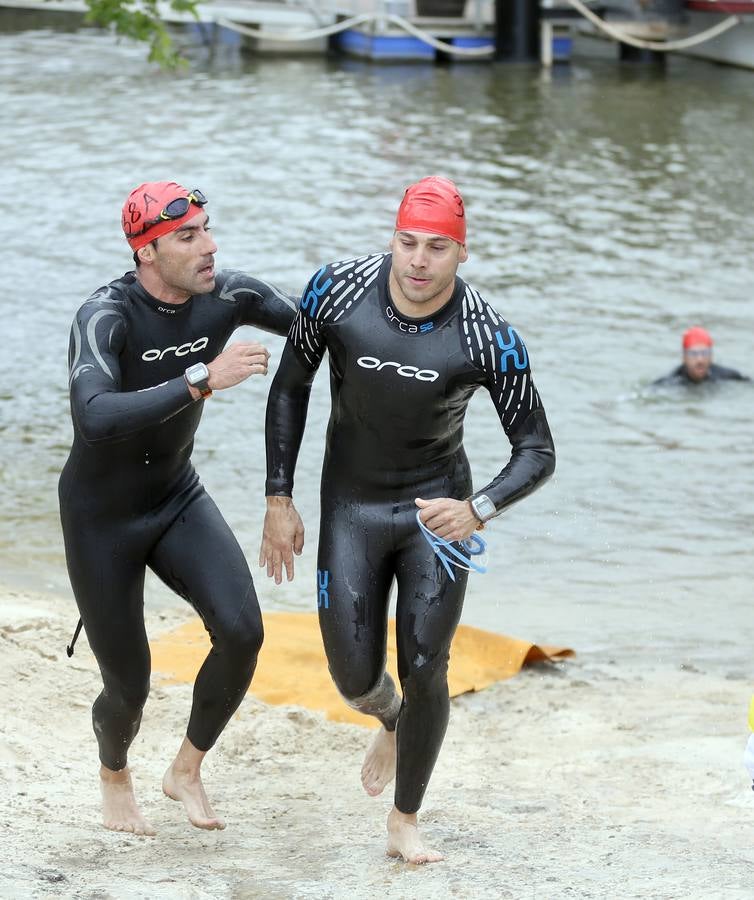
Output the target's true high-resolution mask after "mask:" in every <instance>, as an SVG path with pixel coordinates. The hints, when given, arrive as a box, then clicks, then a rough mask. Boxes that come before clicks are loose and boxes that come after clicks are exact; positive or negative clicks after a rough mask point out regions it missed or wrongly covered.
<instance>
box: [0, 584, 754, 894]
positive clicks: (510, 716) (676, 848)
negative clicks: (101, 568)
mask: <svg viewBox="0 0 754 900" xmlns="http://www.w3.org/2000/svg"><path fill="white" fill-rule="evenodd" d="M1 596H2V609H3V613H2V617H1V619H0V640H1V644H0V647H1V648H2V653H1V655H0V671H1V672H2V683H3V685H4V686H5V692H4V693H5V700H4V703H3V715H2V717H1V719H0V722H1V723H2V726H1V727H2V741H0V783H2V786H3V789H4V790H3V793H4V796H5V798H6V804H5V807H4V811H3V815H2V831H3V836H2V857H3V863H2V866H0V896H1V897H8V898H10V897H13V898H26V897H71V898H73V897H77V898H78V897H87V898H94V897H97V898H118V900H131V898H150V900H158V898H166V900H167V898H171V900H172V898H208V897H211V898H233V900H237V898H257V897H259V898H336V900H337V898H349V900H360V898H380V900H384V898H409V897H410V898H425V897H426V898H432V900H441V898H446V897H453V898H456V897H461V898H473V900H477V898H491V900H492V898H560V897H568V898H573V897H576V898H605V897H621V898H627V897H646V898H668V900H670V898H679V897H689V898H709V897H715V898H739V897H740V898H748V897H750V896H751V894H752V876H751V872H752V864H754V842H752V839H751V835H752V822H754V794H753V793H752V792H751V790H750V789H749V785H748V779H747V776H746V773H745V771H744V769H743V767H742V765H741V757H742V753H743V749H744V744H745V742H746V738H747V736H748V729H747V725H746V713H747V710H748V705H749V699H750V696H751V688H752V686H751V684H749V683H748V682H747V681H746V680H745V679H743V678H742V677H741V676H740V675H736V674H735V673H724V672H719V671H718V672H705V671H701V670H698V669H695V668H693V667H689V666H685V667H683V668H682V667H680V666H675V667H674V666H673V665H671V664H667V665H664V666H660V665H658V666H657V667H656V668H653V669H646V668H640V667H638V666H637V667H635V668H633V669H632V668H628V667H627V666H626V665H625V664H621V665H620V666H618V665H617V664H615V663H613V662H611V661H610V660H609V659H606V658H589V657H588V656H585V655H584V654H579V655H577V656H576V657H575V658H573V659H568V660H565V661H563V662H558V663H556V664H545V665H540V666H535V667H532V668H527V669H524V670H523V671H522V672H521V674H520V675H518V676H516V677H515V678H513V679H511V680H509V681H505V682H501V683H498V684H496V685H493V686H492V687H491V688H488V689H487V690H485V691H482V692H480V693H477V694H466V695H463V696H462V697H459V698H457V699H455V700H453V702H452V710H451V721H450V727H449V730H448V735H447V738H446V741H445V745H444V747H443V750H442V753H441V756H440V759H439V761H438V764H437V767H436V769H435V774H434V776H433V779H432V782H431V784H430V787H429V790H428V792H427V796H426V800H425V805H424V809H423V812H422V816H421V821H422V824H423V830H424V833H425V835H426V837H427V839H428V841H429V842H430V843H431V844H432V845H433V846H436V847H437V848H438V849H441V850H442V851H443V852H444V853H445V854H446V857H447V858H446V861H445V862H443V863H439V864H434V865H431V866H426V867H414V866H407V865H405V864H403V863H401V862H397V861H395V860H392V859H388V858H387V857H386V856H385V852H384V851H385V833H384V824H385V819H386V816H387V813H388V810H389V808H390V796H389V791H388V792H386V795H384V796H382V797H379V798H377V799H371V798H369V797H367V796H366V794H364V793H363V791H362V789H361V786H360V783H359V769H360V766H361V761H362V758H363V754H364V751H365V749H366V746H367V745H368V743H369V740H370V738H371V732H370V731H368V730H367V729H365V728H361V727H359V726H356V725H349V724H341V723H336V722H331V721H328V720H326V719H325V718H324V716H322V715H321V714H319V713H314V712H311V711H308V710H304V709H301V708H295V707H280V706H267V705H265V704H263V703H262V702H260V701H258V700H255V699H254V698H253V697H251V696H249V697H247V698H246V699H245V700H244V703H243V704H242V706H241V709H240V710H239V712H238V713H237V715H236V716H235V717H234V719H233V720H232V722H231V723H230V725H229V726H228V729H227V730H226V732H225V734H224V735H223V736H222V738H221V739H220V742H219V744H218V746H217V747H216V749H215V750H214V751H213V752H212V754H210V756H209V757H208V759H207V763H206V765H205V783H206V786H207V790H208V793H209V795H210V797H211V799H212V801H213V803H214V804H215V807H216V810H217V812H218V813H220V814H221V815H223V816H224V817H225V818H226V820H227V823H228V827H227V829H226V830H225V831H223V832H212V833H207V832H202V831H199V830H197V829H194V828H192V827H191V826H190V825H189V824H188V823H187V821H186V820H185V818H184V815H183V811H182V807H181V806H180V805H179V804H176V803H173V802H171V801H169V800H167V799H165V798H164V797H163V796H162V793H161V791H160V780H161V777H162V774H163V771H164V770H165V768H166V766H167V765H168V763H169V762H170V760H171V759H172V756H173V755H174V753H175V751H176V749H177V747H178V744H179V742H180V738H181V736H182V735H183V733H184V729H185V723H186V719H187V715H188V710H189V705H190V702H191V686H190V685H185V684H184V685H166V684H160V683H159V680H158V679H157V678H156V677H155V678H153V684H152V693H151V696H150V699H149V702H148V704H147V707H146V710H145V714H144V720H143V724H142V729H141V733H140V735H139V736H138V738H137V739H136V741H135V743H134V746H133V748H132V752H131V765H132V769H133V773H134V778H135V783H136V790H137V795H138V797H139V799H140V801H141V804H142V807H143V809H144V812H145V814H146V815H147V817H148V818H149V820H150V821H151V822H152V824H153V825H155V826H156V828H157V830H158V835H157V837H156V838H136V837H133V836H126V835H122V834H115V833H111V832H108V831H106V830H105V829H104V828H102V826H101V825H100V808H99V789H98V782H97V769H98V762H97V755H96V743H95V740H94V736H93V734H92V731H91V718H90V715H91V714H90V706H91V701H92V699H93V698H94V697H95V696H96V693H97V692H98V690H99V674H98V671H97V667H96V664H95V662H94V659H93V657H92V655H91V652H90V650H89V648H88V646H87V643H86V639H85V638H82V639H80V641H79V644H78V645H77V648H76V654H75V656H74V657H73V659H71V660H69V659H67V658H66V654H65V645H66V644H67V643H68V641H69V640H70V636H71V631H72V628H73V625H75V620H76V615H75V610H74V608H73V604H72V601H70V600H63V599H60V598H56V597H52V596H43V595H39V594H22V593H19V592H14V591H5V592H3V593H2V595H1ZM188 617H189V616H188V614H187V613H186V612H185V611H183V610H181V609H179V608H176V610H175V611H172V610H162V611H160V612H159V613H154V614H152V615H149V616H148V628H149V633H150V636H155V635H157V634H159V633H160V632H162V631H164V630H165V629H167V628H169V627H173V626H175V625H176V624H178V623H179V622H181V621H186V620H187V619H188ZM553 639H554V640H557V635H553ZM575 649H576V651H577V653H578V649H579V648H578V647H575Z"/></svg>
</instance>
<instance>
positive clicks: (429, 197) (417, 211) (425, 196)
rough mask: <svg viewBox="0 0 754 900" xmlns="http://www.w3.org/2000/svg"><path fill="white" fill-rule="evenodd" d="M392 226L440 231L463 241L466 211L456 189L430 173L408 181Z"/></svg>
mask: <svg viewBox="0 0 754 900" xmlns="http://www.w3.org/2000/svg"><path fill="white" fill-rule="evenodd" d="M395 228H396V231H427V232H429V233H430V234H441V235H443V236H444V237H449V238H450V239H451V240H452V241H456V242H457V243H459V244H465V243H466V214H465V212H464V209H463V198H462V197H461V195H460V193H459V192H458V188H457V187H456V186H455V185H454V184H453V182H452V181H451V180H450V179H449V178H442V177H441V176H440V175H430V176H429V177H428V178H422V180H421V181H417V182H416V184H412V185H411V187H409V188H407V189H406V193H405V194H404V195H403V200H402V201H401V205H400V206H399V207H398V215H397V216H396V218H395Z"/></svg>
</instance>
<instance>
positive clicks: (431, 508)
mask: <svg viewBox="0 0 754 900" xmlns="http://www.w3.org/2000/svg"><path fill="white" fill-rule="evenodd" d="M414 502H415V503H416V505H417V506H418V507H419V509H420V510H421V513H420V514H419V518H420V519H421V520H422V522H423V523H424V524H425V525H426V526H427V528H429V529H430V530H432V531H434V533H435V534H436V535H437V536H438V537H441V538H444V539H445V540H446V541H465V540H466V538H468V537H471V535H472V534H473V533H474V532H475V531H476V530H477V528H478V527H479V519H477V517H476V516H475V515H474V510H473V509H472V508H471V504H470V503H469V501H468V500H453V499H451V498H450V497H439V498H438V499H437V500H422V499H421V498H419V497H417V498H416V500H415V501H414Z"/></svg>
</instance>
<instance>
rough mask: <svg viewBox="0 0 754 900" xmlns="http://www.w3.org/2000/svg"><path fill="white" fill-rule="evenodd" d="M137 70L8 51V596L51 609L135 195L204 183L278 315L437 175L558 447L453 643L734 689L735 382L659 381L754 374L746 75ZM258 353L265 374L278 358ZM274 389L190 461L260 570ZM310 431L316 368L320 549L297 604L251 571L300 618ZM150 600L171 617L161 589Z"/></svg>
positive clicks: (743, 492) (474, 449)
mask: <svg viewBox="0 0 754 900" xmlns="http://www.w3.org/2000/svg"><path fill="white" fill-rule="evenodd" d="M144 56H145V54H144V51H143V49H142V48H140V47H135V46H133V45H131V44H126V43H116V42H115V41H114V40H113V39H111V38H110V37H109V36H107V35H104V34H101V33H98V32H93V31H79V32H74V33H62V32H56V31H52V30H49V29H38V30H34V31H31V30H20V31H13V32H11V31H7V32H6V33H0V108H2V110H3V129H2V131H0V151H1V152H2V168H0V184H1V185H2V201H1V206H2V218H1V219H0V228H1V229H2V241H1V246H2V258H3V263H4V264H3V271H4V274H5V289H4V290H3V292H2V294H1V295H0V310H1V311H2V322H3V327H2V332H0V333H2V336H3V352H2V355H0V372H1V373H2V378H1V379H0V434H1V435H2V442H1V443H0V501H1V502H2V509H3V512H4V523H3V527H2V529H1V530H0V567H1V569H2V576H3V580H5V581H6V582H11V583H19V584H27V585H30V586H32V587H41V588H51V589H54V590H58V591H62V592H66V593H68V592H69V588H68V583H67V578H66V575H65V569H64V562H63V554H62V541H61V537H60V533H59V524H58V519H57V496H56V481H57V476H58V473H59V471H60V468H61V466H62V464H63V462H64V459H65V456H66V453H67V448H68V445H69V442H70V437H71V427H70V420H69V413H68V407H67V391H66V389H67V373H66V351H67V342H68V330H69V327H70V322H71V319H72V317H73V315H74V312H75V310H76V308H77V307H78V306H79V304H80V303H81V302H82V301H83V300H84V299H85V298H86V297H87V296H88V294H89V293H90V292H91V291H92V290H93V289H94V288H96V287H98V286H99V285H100V284H103V283H105V282H107V281H109V280H111V279H112V278H113V277H115V276H117V275H119V274H121V273H122V272H123V271H125V270H126V269H128V268H129V264H130V256H129V253H128V250H127V246H126V244H125V242H124V241H123V239H122V237H121V235H120V233H119V210H120V205H121V203H122V201H123V198H124V197H125V196H126V194H127V193H128V192H129V190H130V189H131V188H132V187H133V186H134V185H136V184H137V183H139V182H140V181H143V180H158V179H175V180H178V181H181V182H183V183H185V184H187V185H189V186H192V187H193V186H195V185H196V186H199V187H201V188H202V190H204V192H205V193H206V194H207V195H208V196H209V197H210V201H211V205H210V207H209V208H208V210H209V212H210V215H211V218H212V221H213V226H214V233H215V238H216V240H217V243H218V245H219V248H220V249H219V253H218V264H219V265H220V266H223V265H228V266H234V267H240V268H246V269H248V270H249V271H251V272H253V273H255V274H258V275H260V276H262V277H266V278H268V279H270V280H272V281H274V282H276V283H277V284H279V285H280V286H281V287H284V288H286V289H288V290H290V291H295V292H298V291H300V289H301V288H302V287H303V285H304V283H305V281H306V279H307V278H308V276H309V275H310V274H311V273H312V272H313V271H314V270H315V269H316V268H318V267H319V266H320V265H321V264H322V263H323V262H326V261H328V260H331V259H337V258H341V257H343V256H347V255H352V254H356V253H362V252H368V251H373V250H379V249H381V248H383V247H384V246H385V245H386V242H387V241H388V239H389V237H390V234H391V223H392V217H393V215H394V213H395V209H396V206H397V203H398V201H399V200H400V196H401V194H402V191H403V188H404V187H405V186H406V185H407V184H408V183H410V182H411V181H414V180H416V179H417V178H419V177H422V176H423V175H426V174H431V173H435V172H442V173H445V174H448V175H450V176H451V177H453V178H455V180H456V181H457V182H458V184H459V186H460V187H461V188H462V190H463V193H464V195H465V199H466V207H467V213H468V219H469V251H470V260H469V262H468V263H466V265H465V266H464V267H463V268H462V270H461V274H463V275H464V277H465V278H467V280H469V281H470V282H471V283H472V284H474V285H475V286H476V287H477V288H478V289H480V290H481V291H482V293H483V294H484V295H485V297H486V298H487V299H489V300H490V301H491V302H492V303H493V304H494V305H495V306H496V307H497V308H498V309H499V310H500V311H501V313H503V314H504V315H505V316H506V318H508V319H509V320H510V321H511V322H512V323H513V324H515V325H516V327H517V328H518V330H519V331H520V332H521V333H522V334H523V335H524V337H525V339H526V341H527V345H528V349H529V352H530V356H531V358H532V364H533V370H534V375H535V378H536V382H537V385H538V387H539V390H540V393H541V395H542V398H543V401H544V403H545V407H546V409H547V413H548V417H549V419H550V423H551V426H552V430H553V433H554V436H555V440H556V444H557V450H558V470H557V473H556V475H555V477H554V479H553V480H552V481H551V482H550V483H549V484H548V485H547V486H546V487H545V488H544V489H543V490H541V491H540V492H538V493H537V494H536V495H534V496H533V497H531V498H529V499H527V500H526V501H525V502H524V503H521V504H520V505H519V506H517V507H514V508H513V509H512V510H510V511H509V512H508V513H507V514H506V515H505V516H504V517H502V518H500V519H498V520H497V522H496V523H495V524H494V526H493V527H491V528H489V529H488V531H487V535H488V537H489V543H490V548H491V568H490V571H489V572H488V574H486V575H484V576H480V575H473V576H472V577H471V579H470V589H469V594H468V600H467V607H466V612H465V621H467V622H469V623H471V624H476V625H479V626H482V627H487V628H491V629H494V630H498V631H502V632H506V633H509V634H515V635H519V636H521V637H526V638H529V639H532V640H537V641H545V642H553V643H567V644H569V645H571V646H573V647H575V648H576V649H577V650H581V651H589V650H604V649H607V648H609V650H610V652H611V653H614V654H616V655H620V654H635V655H637V656H642V657H645V656H646V657H647V658H650V657H651V658H654V659H658V660H663V659H667V660H669V661H674V660H679V661H692V660H693V661H697V662H699V661H704V662H706V663H708V664H719V665H723V666H730V667H731V669H733V668H735V667H736V666H739V667H746V666H747V664H748V661H749V658H750V645H751V640H750V635H751V630H750V615H748V614H747V613H748V612H749V606H750V603H751V596H752V593H751V580H752V579H751V575H752V514H753V513H754V496H753V495H754V490H753V489H754V474H752V456H753V451H754V425H753V424H752V412H753V411H754V402H753V401H754V386H752V385H747V384H728V385H721V386H708V387H702V388H700V389H697V390H684V389H677V390H664V391H662V392H658V391H651V390H649V389H648V384H649V382H650V381H651V380H652V379H653V378H655V377H657V376H659V375H661V374H664V373H665V372H667V371H669V370H670V369H671V368H672V367H673V366H674V365H676V364H677V362H678V357H679V336H680V334H681V332H682V331H683V330H684V329H685V328H686V327H687V326H688V325H690V324H694V323H701V324H704V325H706V326H707V327H708V328H709V329H710V330H711V331H712V333H713V335H714V337H715V340H716V359H717V361H718V362H721V363H723V364H727V365H730V366H734V367H737V368H740V369H742V370H744V371H748V372H749V373H751V374H754V358H752V340H753V337H754V306H753V304H752V300H751V294H752V282H753V281H754V279H753V272H752V263H751V248H752V245H753V243H754V224H753V223H754V217H752V209H754V202H753V201H754V189H753V188H752V183H753V182H754V153H752V149H751V148H752V147H754V117H752V115H751V110H752V109H753V108H754V73H752V72H745V71H736V70H732V69H724V68H717V67H713V66H710V65H707V64H704V63H699V62H692V61H689V60H682V59H674V60H671V61H670V64H669V65H668V67H667V70H666V71H665V72H664V73H662V72H658V71H655V70H647V69H643V68H637V67H626V66H621V65H619V64H618V63H617V62H615V61H614V60H612V59H599V60H598V59H591V60H590V59H587V58H578V59H577V60H576V61H575V62H574V63H573V64H572V65H571V66H570V68H568V69H567V70H565V71H561V72H556V73H555V75H554V76H552V77H550V76H547V75H545V74H543V73H542V72H541V71H540V69H539V68H538V67H536V66H531V67H530V66H490V65H486V64H484V65H454V66H449V67H432V66H429V65H413V66H406V65H403V66H378V65H370V64H368V63H362V62H358V61H342V60H341V61H327V60H323V59H320V58H314V59H311V60H308V59H305V60H294V59H278V60H272V59H265V60H263V61H261V62H259V61H253V60H252V61H249V60H244V59H242V58H240V57H238V56H233V57H228V58H226V59H220V60H218V61H215V62H214V63H211V64H210V63H209V62H206V61H202V60H195V61H194V62H193V63H192V65H191V66H190V68H189V69H188V71H187V72H185V73H183V74H181V75H177V76H176V75H166V74H162V73H159V72H155V70H154V69H152V68H151V67H150V66H148V65H147V64H146V62H145V61H144ZM266 340H267V343H268V346H270V349H271V350H272V352H273V356H274V357H275V358H277V357H279V354H280V351H281V348H282V340H281V339H278V338H274V337H273V338H267V339H266ZM268 385H269V380H264V379H258V380H255V381H253V383H246V384H244V385H242V386H240V387H238V388H236V389H234V390H232V391H227V392H224V393H223V394H221V395H216V396H215V397H214V398H213V400H212V402H210V403H209V404H208V405H207V410H206V414H205V418H204V421H203V424H202V426H201V428H200V431H199V434H198V438H197V443H196V450H195V463H196V465H197V468H198V470H199V472H200V474H201V475H202V478H203V480H204V482H205V484H206V485H207V487H208V488H209V490H210V491H211V493H212V494H213V496H214V497H215V499H216V500H217V502H218V504H219V505H220V507H221V509H222V510H223V511H224V512H225V514H226V517H227V518H228V520H229V521H230V522H231V524H232V526H233V527H234V529H235V530H236V533H237V534H238V536H239V538H240V540H241V542H242V545H243V546H244V547H245V548H246V549H247V551H248V554H249V556H250V559H251V560H252V561H253V562H254V561H255V559H256V555H257V551H258V542H259V532H260V525H261V519H262V512H263V496H262V495H263V479H264V441H263V435H262V426H263V417H264V404H265V396H266V391H267V388H268ZM328 408H329V390H328V386H327V378H326V375H324V374H323V373H322V372H321V373H320V374H319V375H318V377H317V380H316V382H315V388H314V396H313V401H312V406H311V408H310V416H309V424H308V429H307V434H306V437H305V442H304V447H303V449H302V453H301V458H300V463H299V468H298V473H297V491H296V493H297V503H298V506H299V508H300V510H301V511H302V514H303V515H304V519H305V522H306V525H307V533H308V544H307V547H306V550H305V553H304V556H303V557H302V559H301V561H300V563H299V569H300V577H299V578H297V579H296V581H295V582H294V583H293V584H292V585H285V586H284V587H282V588H280V589H274V588H273V587H272V586H271V585H270V584H268V583H267V582H266V579H265V580H264V581H263V580H262V578H261V576H260V577H259V578H257V586H258V590H259V594H260V599H261V601H262V604H263V607H264V608H266V609H272V608H288V609H303V608H311V607H312V605H313V603H314V590H313V588H314V580H313V573H314V559H315V556H314V552H315V543H316V533H317V525H318V522H317V515H318V513H317V503H318V491H319V471H320V464H321V458H322V443H323V435H324V426H325V422H326V418H327V413H328ZM466 435H467V437H466V442H467V449H468V453H469V456H470V458H471V461H472V466H473V469H474V474H475V481H476V483H477V484H479V485H481V484H482V483H484V481H485V480H486V479H487V478H488V477H489V476H490V475H492V474H493V473H494V472H496V471H497V470H498V469H499V468H500V467H501V465H502V463H503V461H504V460H505V459H507V455H508V445H507V442H506V441H505V439H504V438H503V437H502V434H501V432H500V428H499V425H498V423H497V421H496V418H495V415H494V411H493V407H492V405H491V403H490V402H489V399H488V397H487V396H486V395H482V394H480V395H478V396H477V397H475V399H474V401H473V403H472V406H471V408H470V411H469V417H468V419H467V431H466ZM113 477H114V478H116V477H117V473H115V472H114V473H113ZM149 597H150V602H165V601H166V599H167V597H166V596H165V594H164V591H163V589H162V588H161V587H158V586H157V584H156V581H151V582H150V585H149ZM71 618H72V622H73V620H74V612H73V606H72V614H71Z"/></svg>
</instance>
